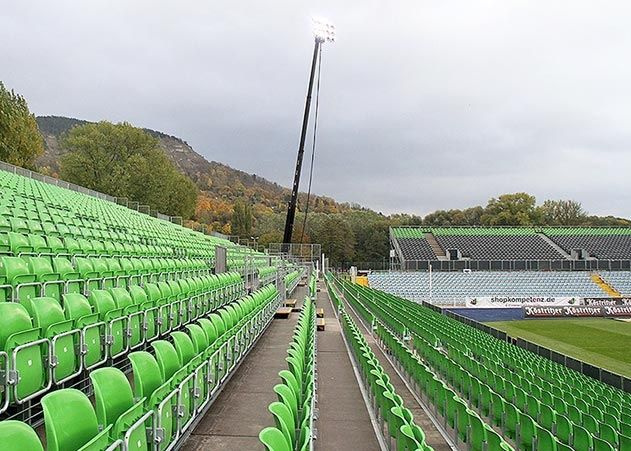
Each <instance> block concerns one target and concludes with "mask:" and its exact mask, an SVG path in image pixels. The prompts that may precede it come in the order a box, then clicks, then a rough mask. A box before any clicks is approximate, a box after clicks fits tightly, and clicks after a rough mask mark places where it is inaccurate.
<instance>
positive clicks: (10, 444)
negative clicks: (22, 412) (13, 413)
mask: <svg viewBox="0 0 631 451" xmlns="http://www.w3.org/2000/svg"><path fill="white" fill-rule="evenodd" d="M0 443H1V444H2V450H3V451H44V447H43V446H42V442H40V441H39V437H38V436H37V433H36V432H35V431H34V430H33V429H32V428H31V427H30V426H29V425H28V424H26V423H22V422H21V421H15V420H6V421H0Z"/></svg>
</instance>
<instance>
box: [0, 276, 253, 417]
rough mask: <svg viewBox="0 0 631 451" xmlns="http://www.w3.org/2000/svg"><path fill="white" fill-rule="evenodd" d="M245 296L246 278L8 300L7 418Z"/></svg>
mask: <svg viewBox="0 0 631 451" xmlns="http://www.w3.org/2000/svg"><path fill="white" fill-rule="evenodd" d="M244 294H245V286H244V283H243V280H242V278H241V276H240V275H239V274H222V275H219V276H208V275H206V276H199V277H187V278H179V279H177V280H175V279H173V280H169V281H164V282H157V283H144V284H143V285H142V286H141V285H129V286H127V287H125V286H112V287H109V288H107V289H92V288H90V290H89V292H88V295H87V297H86V296H84V294H82V293H80V292H79V287H77V290H76V291H75V292H66V293H63V294H60V296H59V297H58V298H54V297H40V296H32V297H21V298H20V302H0V369H1V370H2V371H3V373H4V374H6V375H7V377H6V379H5V380H4V383H3V384H2V386H0V413H2V412H4V411H6V410H7V408H8V407H9V406H10V405H15V404H17V405H25V403H26V402H27V401H29V400H31V399H34V398H35V397H37V396H39V395H41V394H42V393H44V392H46V391H48V390H49V389H50V388H51V387H53V386H59V385H61V384H63V383H65V382H66V381H68V380H70V379H73V378H75V377H77V376H78V375H80V374H81V372H82V371H84V370H89V369H91V368H95V367H97V366H101V365H104V364H106V363H107V362H111V361H112V360H113V359H115V358H117V357H120V356H122V355H124V354H126V353H127V352H128V351H130V350H133V349H137V348H139V347H141V346H143V345H145V343H148V342H151V341H154V340H156V339H158V338H160V337H163V336H166V335H167V334H168V333H169V332H171V331H174V330H178V329H180V328H182V327H184V326H185V325H187V324H189V323H191V322H193V321H194V320H196V319H197V318H200V317H203V316H205V315H207V314H208V313H209V312H212V311H213V310H217V309H219V308H221V307H222V306H224V305H226V304H227V303H229V302H233V301H235V300H236V299H238V298H239V297H241V296H243V295H244Z"/></svg>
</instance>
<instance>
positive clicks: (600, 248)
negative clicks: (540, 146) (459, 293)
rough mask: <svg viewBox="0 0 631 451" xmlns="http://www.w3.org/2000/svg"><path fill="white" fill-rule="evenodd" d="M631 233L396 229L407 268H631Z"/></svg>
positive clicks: (394, 243)
mask: <svg viewBox="0 0 631 451" xmlns="http://www.w3.org/2000/svg"><path fill="white" fill-rule="evenodd" d="M630 237H631V228H624V227H569V228H568V227H422V226H420V227H393V228H391V229H390V243H391V247H392V250H393V252H394V255H395V256H396V260H397V266H398V267H399V268H401V269H412V270H415V269H419V270H427V269H429V266H430V265H432V266H433V267H434V268H435V269H446V270H454V269H456V270H458V269H480V270H529V269H534V270H540V269H542V270H573V269H578V270H585V269H594V270H597V269H603V270H617V269H624V270H628V269H631V239H630Z"/></svg>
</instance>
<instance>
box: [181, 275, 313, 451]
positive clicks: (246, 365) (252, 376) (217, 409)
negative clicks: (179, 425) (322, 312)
mask: <svg viewBox="0 0 631 451" xmlns="http://www.w3.org/2000/svg"><path fill="white" fill-rule="evenodd" d="M305 292H306V291H305V287H298V288H296V291H295V292H294V296H293V297H295V298H296V299H297V300H298V305H302V299H303V298H304V296H305ZM297 319H298V313H292V314H291V315H290V317H289V319H274V320H273V321H272V324H270V326H269V328H268V329H267V330H266V331H265V333H264V334H263V336H262V337H261V338H260V339H259V341H258V343H257V344H256V346H255V347H254V349H252V350H251V351H250V354H249V355H248V356H247V357H246V358H245V360H244V361H243V363H242V364H241V366H240V367H239V368H238V370H237V372H236V373H235V374H234V376H233V377H232V379H230V381H228V384H227V385H226V387H225V388H224V389H223V391H222V392H221V393H220V394H219V397H218V398H217V400H216V401H215V402H214V404H213V405H212V406H211V407H210V409H209V411H208V412H207V413H206V415H205V416H204V418H202V420H201V421H200V422H199V423H198V424H197V426H196V427H195V430H194V431H193V432H192V434H191V436H190V437H189V439H188V440H187V442H186V443H185V444H184V446H183V447H182V448H181V449H183V450H185V451H194V450H200V451H201V450H204V451H209V450H230V451H234V450H262V449H264V447H263V445H262V444H261V443H260V442H259V438H258V437H259V432H260V431H261V429H263V428H265V427H267V426H274V419H273V417H272V414H271V413H269V411H268V410H267V406H268V405H269V404H270V403H272V402H274V401H276V400H277V398H276V394H275V393H274V390H273V388H274V385H276V384H278V383H280V382H281V381H280V378H279V377H278V372H279V371H280V370H282V369H285V368H287V364H286V362H285V357H286V356H287V347H288V346H289V342H290V340H291V336H292V334H293V330H294V327H295V325H296V321H297Z"/></svg>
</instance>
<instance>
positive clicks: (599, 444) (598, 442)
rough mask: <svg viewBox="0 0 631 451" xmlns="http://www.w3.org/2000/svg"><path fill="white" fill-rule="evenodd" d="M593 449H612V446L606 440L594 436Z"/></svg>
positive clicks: (599, 450)
mask: <svg viewBox="0 0 631 451" xmlns="http://www.w3.org/2000/svg"><path fill="white" fill-rule="evenodd" d="M594 451H614V447H613V446H612V445H611V444H610V443H609V442H607V441H606V440H603V439H600V438H597V437H594Z"/></svg>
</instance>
